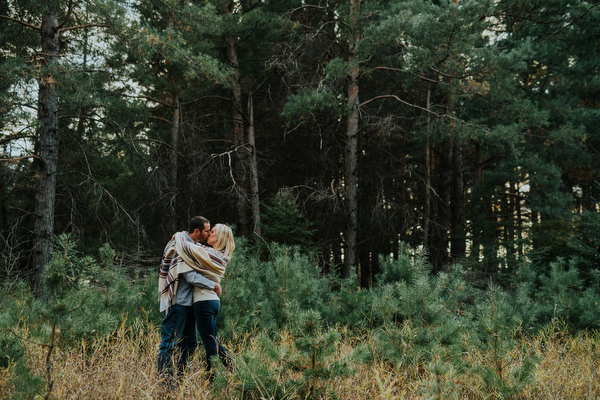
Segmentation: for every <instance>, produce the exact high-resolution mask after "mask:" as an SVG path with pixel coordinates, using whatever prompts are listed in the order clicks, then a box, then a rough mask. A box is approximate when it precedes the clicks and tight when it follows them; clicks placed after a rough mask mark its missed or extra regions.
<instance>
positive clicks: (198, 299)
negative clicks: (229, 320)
mask: <svg viewBox="0 0 600 400" xmlns="http://www.w3.org/2000/svg"><path fill="white" fill-rule="evenodd" d="M206 243H208V244H209V245H210V246H211V247H208V246H204V245H201V244H199V246H202V248H204V249H205V250H206V253H208V256H209V258H210V262H211V263H212V264H213V266H214V268H212V273H211V274H210V275H211V276H207V278H209V279H211V280H213V281H215V282H220V281H221V278H223V275H224V274H225V267H226V266H227V263H228V262H229V260H230V259H231V255H232V254H233V250H234V249H235V242H234V240H233V233H232V232H231V228H229V227H228V226H227V225H223V224H216V225H215V226H214V227H213V228H212V230H211V231H210V236H209V237H208V239H207V241H206ZM193 307H194V315H195V316H196V327H197V328H198V332H200V337H201V338H202V343H203V344H204V349H205V350H206V363H207V367H206V370H207V371H210V369H211V359H212V358H213V357H214V356H216V355H218V356H219V357H220V358H221V361H222V362H223V365H225V367H226V368H227V369H228V370H232V369H233V362H232V360H231V357H230V356H229V352H228V351H227V349H226V348H225V347H223V345H222V344H221V343H220V342H219V340H218V336H217V315H218V314H219V309H220V308H221V302H220V301H219V296H218V295H217V293H215V291H214V290H209V289H206V288H203V287H199V286H196V287H195V288H194V304H193Z"/></svg>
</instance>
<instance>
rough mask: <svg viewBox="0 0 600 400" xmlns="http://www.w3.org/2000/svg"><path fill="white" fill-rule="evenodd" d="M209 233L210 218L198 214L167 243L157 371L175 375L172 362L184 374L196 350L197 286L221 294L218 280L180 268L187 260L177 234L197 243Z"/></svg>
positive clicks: (160, 283) (160, 284)
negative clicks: (195, 296)
mask: <svg viewBox="0 0 600 400" xmlns="http://www.w3.org/2000/svg"><path fill="white" fill-rule="evenodd" d="M209 236H210V222H209V221H208V220H207V219H206V218H204V217H199V216H198V217H194V218H192V219H191V220H190V223H189V226H188V230H187V232H182V234H181V235H180V234H175V235H174V236H173V238H172V239H171V240H170V241H169V243H167V246H166V247H165V250H164V253H163V257H162V262H161V266H160V271H159V279H158V289H159V296H160V311H161V312H165V316H164V318H163V320H162V327H161V341H160V345H159V348H158V373H159V376H161V377H165V378H172V377H173V375H174V371H173V363H175V366H176V368H177V375H178V376H181V374H182V373H183V372H184V369H185V368H187V366H188V361H189V359H190V357H191V356H192V355H193V354H194V351H195V350H196V346H197V343H198V340H197V337H196V319H195V317H194V309H193V307H192V303H193V292H194V286H199V287H202V288H206V289H209V290H214V291H215V293H216V294H217V296H221V286H220V285H219V283H217V282H213V281H211V280H210V279H208V278H205V277H203V276H202V275H201V274H199V273H196V272H195V271H189V268H180V265H181V263H182V262H184V260H183V259H182V255H181V254H178V250H177V249H178V248H179V249H181V246H178V243H176V240H175V238H176V237H177V238H178V239H179V240H185V241H188V242H190V243H198V242H204V241H206V239H208V237H209ZM179 244H180V243H179Z"/></svg>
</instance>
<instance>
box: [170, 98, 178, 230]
mask: <svg viewBox="0 0 600 400" xmlns="http://www.w3.org/2000/svg"><path fill="white" fill-rule="evenodd" d="M180 104H181V101H180V99H179V93H177V92H176V93H174V94H173V119H172V121H171V135H170V136H171V137H170V139H171V149H170V151H169V195H170V200H169V218H168V219H167V221H168V222H167V223H168V224H169V232H176V231H177V230H178V213H177V198H178V186H177V177H178V175H177V165H178V146H179V131H180V121H181V109H180Z"/></svg>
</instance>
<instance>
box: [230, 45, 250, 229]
mask: <svg viewBox="0 0 600 400" xmlns="http://www.w3.org/2000/svg"><path fill="white" fill-rule="evenodd" d="M226 43H227V59H228V61H229V64H230V65H231V68H232V69H233V89H232V94H233V112H232V118H233V145H234V147H235V149H236V155H237V157H236V158H235V165H234V177H235V183H236V188H237V194H238V198H237V213H238V223H239V231H238V233H239V234H241V235H247V234H248V215H247V206H246V171H245V164H246V163H245V161H246V153H245V151H244V149H243V147H244V145H245V143H244V118H243V115H242V86H241V84H240V66H239V61H238V55H237V49H236V47H235V38H234V37H228V38H227V39H226Z"/></svg>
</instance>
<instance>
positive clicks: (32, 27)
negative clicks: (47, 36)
mask: <svg viewBox="0 0 600 400" xmlns="http://www.w3.org/2000/svg"><path fill="white" fill-rule="evenodd" d="M0 18H4V19H7V20H9V21H13V22H16V23H18V24H21V25H23V26H26V27H28V28H31V29H35V30H36V31H39V30H40V29H42V28H41V27H39V26H35V25H31V24H28V23H27V22H24V21H21V20H19V19H16V18H13V17H9V16H8V15H1V14H0Z"/></svg>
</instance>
